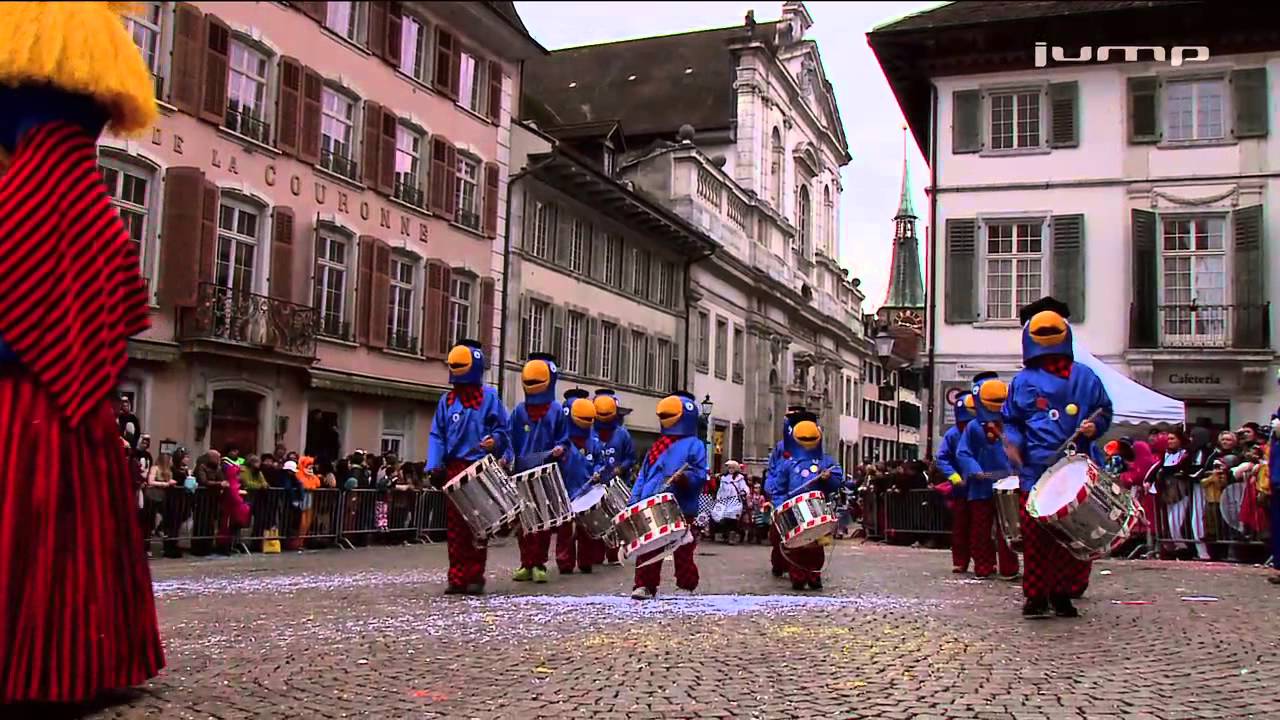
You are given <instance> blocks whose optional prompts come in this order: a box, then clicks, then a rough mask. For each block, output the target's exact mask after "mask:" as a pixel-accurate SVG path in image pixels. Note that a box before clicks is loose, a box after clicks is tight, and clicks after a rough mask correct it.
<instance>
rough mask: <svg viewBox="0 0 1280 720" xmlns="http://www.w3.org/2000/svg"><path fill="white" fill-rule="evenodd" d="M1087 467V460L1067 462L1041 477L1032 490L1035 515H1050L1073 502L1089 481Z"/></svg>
mask: <svg viewBox="0 0 1280 720" xmlns="http://www.w3.org/2000/svg"><path fill="white" fill-rule="evenodd" d="M1088 468H1089V463H1088V462H1083V461H1081V462H1069V463H1066V464H1065V465H1063V466H1062V467H1060V468H1058V469H1057V470H1056V471H1055V472H1054V473H1053V474H1051V475H1048V476H1046V477H1043V478H1041V479H1040V482H1039V483H1037V484H1036V487H1035V491H1034V492H1035V503H1034V512H1035V515H1036V516H1037V517H1050V516H1052V515H1055V514H1057V512H1058V511H1059V510H1061V509H1063V508H1065V507H1066V506H1067V505H1070V504H1071V503H1072V502H1074V501H1075V500H1076V498H1077V497H1078V496H1079V495H1080V490H1081V488H1083V487H1084V486H1085V483H1086V482H1088V481H1089V475H1088V472H1087V471H1088Z"/></svg>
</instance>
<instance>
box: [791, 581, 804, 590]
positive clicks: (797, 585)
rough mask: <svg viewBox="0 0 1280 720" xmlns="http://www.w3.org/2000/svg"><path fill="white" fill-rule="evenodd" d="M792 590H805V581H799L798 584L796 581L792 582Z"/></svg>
mask: <svg viewBox="0 0 1280 720" xmlns="http://www.w3.org/2000/svg"><path fill="white" fill-rule="evenodd" d="M791 589H792V590H804V581H799V582H797V581H795V580H792V581H791Z"/></svg>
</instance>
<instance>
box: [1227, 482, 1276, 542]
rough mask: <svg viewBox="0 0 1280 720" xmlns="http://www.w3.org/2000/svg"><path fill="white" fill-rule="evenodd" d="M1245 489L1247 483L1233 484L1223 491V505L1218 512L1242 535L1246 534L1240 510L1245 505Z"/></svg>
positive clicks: (1272, 530)
mask: <svg viewBox="0 0 1280 720" xmlns="http://www.w3.org/2000/svg"><path fill="white" fill-rule="evenodd" d="M1244 489H1245V483H1231V484H1230V485H1228V486H1227V487H1226V488H1225V489H1223V491H1222V499H1221V501H1220V502H1221V504H1220V505H1219V506H1218V512H1219V513H1221V515H1222V519H1223V521H1224V522H1226V523H1227V524H1228V525H1230V526H1231V527H1233V528H1235V531H1236V532H1238V533H1242V534H1243V533H1244V532H1245V527H1244V520H1243V519H1241V517H1240V508H1241V506H1242V505H1244ZM1272 492H1274V490H1273V491H1272ZM1278 531H1280V530H1278V529H1277V528H1272V529H1271V532H1278Z"/></svg>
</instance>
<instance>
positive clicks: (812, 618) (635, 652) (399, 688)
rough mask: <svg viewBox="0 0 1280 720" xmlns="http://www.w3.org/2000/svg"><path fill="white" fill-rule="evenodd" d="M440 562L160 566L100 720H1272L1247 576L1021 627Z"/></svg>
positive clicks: (1274, 629)
mask: <svg viewBox="0 0 1280 720" xmlns="http://www.w3.org/2000/svg"><path fill="white" fill-rule="evenodd" d="M444 558H445V553H444V547H443V546H416V547H405V548H369V549H361V550H357V551H347V552H341V551H336V550H335V551H325V552H314V553H307V554H286V555H280V556H266V557H261V556H259V557H241V558H234V559H218V560H203V561H186V560H184V561H164V562H157V563H156V564H155V565H154V566H153V567H154V569H155V588H156V592H157V595H158V597H159V607H160V615H161V619H162V627H163V633H164V639H165V645H166V648H167V651H168V662H169V666H168V668H167V669H166V670H165V672H164V673H163V674H162V675H161V676H160V677H158V678H156V679H155V680H154V681H152V682H151V683H150V684H148V685H147V686H146V687H144V688H142V689H141V690H139V691H138V692H136V693H133V694H131V695H129V696H128V697H126V698H124V702H123V703H122V704H117V705H115V706H112V707H108V708H106V709H99V710H98V711H97V712H96V713H95V714H92V715H90V717H94V718H199V719H201V720H206V719H208V718H217V719H219V720H232V719H234V718H271V719H273V720H276V719H282V718H342V717H377V718H437V717H439V718H521V719H522V720H524V719H526V718H540V717H591V718H623V717H626V718H649V717H652V718H659V717H661V718H667V717H671V718H683V717H712V718H716V717H719V718H729V717H732V718H756V717H760V718H809V717H823V718H843V717H849V718H890V719H895V720H896V719H903V718H919V719H920V720H925V719H926V718H946V719H948V720H950V719H953V718H1016V719H1017V720H1023V719H1028V720H1029V719H1031V718H1053V719H1057V718H1098V719H1099V720H1101V719H1104V718H1115V719H1117V720H1119V719H1120V718H1125V719H1126V720H1144V719H1145V720H1152V719H1156V718H1160V719H1164V718H1170V719H1172V718H1196V719H1200V718H1233V719H1234V718H1251V717H1252V718H1277V717H1280V692H1277V690H1276V684H1275V683H1276V669H1277V668H1280V647H1278V639H1280V625H1277V620H1276V618H1278V617H1280V592H1278V591H1277V588H1275V587H1274V586H1270V585H1268V584H1267V583H1265V582H1263V578H1264V573H1265V571H1263V570H1261V569H1258V568H1243V567H1232V566H1224V565H1209V564H1200V563H1181V564H1162V563H1158V562H1119V561H1117V562H1107V563H1100V564H1099V565H1098V566H1097V567H1096V568H1095V571H1094V577H1093V585H1092V587H1090V589H1089V594H1088V597H1087V598H1086V599H1085V600H1083V601H1081V609H1082V611H1083V613H1084V616H1083V617H1082V618H1080V619H1078V620H1058V619H1045V620H1033V621H1027V620H1023V619H1022V618H1021V617H1020V616H1019V609H1020V604H1021V596H1020V591H1019V590H1018V588H1017V587H1016V586H1013V585H1010V584H1008V583H1004V582H1000V581H978V580H974V579H972V578H970V577H965V576H954V575H952V574H951V573H950V562H949V557H948V555H947V554H945V553H944V552H939V551H929V550H919V549H909V548H893V547H886V546H879V545H870V544H868V545H862V544H859V543H858V542H843V543H840V544H838V545H837V546H836V550H835V555H834V557H833V560H832V567H831V570H830V572H829V573H828V579H827V589H826V590H825V591H824V592H823V593H821V594H800V593H793V592H792V591H791V589H790V584H789V583H787V582H785V581H784V580H775V579H773V578H772V577H771V576H770V574H769V571H768V567H767V550H766V549H765V548H762V547H743V546H733V547H730V546H724V545H705V544H704V545H703V546H701V547H700V548H699V554H698V562H699V565H700V566H701V568H702V571H703V578H702V586H701V587H700V588H699V590H698V593H697V594H696V595H693V596H689V595H687V594H674V593H670V594H666V595H663V596H662V597H661V598H660V599H659V600H657V601H653V602H650V603H644V604H641V603H635V602H633V601H631V600H629V599H626V598H625V597H624V594H625V593H626V592H628V591H629V590H630V582H629V580H630V571H629V569H625V568H603V569H597V571H596V573H595V574H593V575H590V576H582V575H574V576H570V577H562V576H558V575H556V574H555V572H554V571H553V573H552V582H550V583H548V584H547V585H529V584H520V585H517V584H514V583H512V582H511V581H510V579H509V578H510V572H511V569H512V566H513V562H514V561H515V559H516V548H515V547H514V542H511V541H507V542H506V543H505V545H504V546H503V547H499V548H495V549H494V550H492V551H491V554H490V563H489V591H490V594H489V595H487V596H485V597H483V598H462V597H442V596H441V595H440V590H441V589H442V583H443V575H444V573H443V569H444V562H445V560H444ZM1100 570H1105V571H1108V574H1106V575H1102V574H1101V573H1100ZM664 572H665V573H666V576H665V577H664V582H665V583H668V586H670V583H671V580H670V566H669V565H668V566H667V567H666V568H664ZM1200 595H1209V596H1214V597H1216V598H1218V600H1217V601H1216V602H1205V601H1188V600H1184V599H1183V598H1184V597H1185V596H1200ZM1131 601H1150V603H1151V604H1120V603H1121V602H1131Z"/></svg>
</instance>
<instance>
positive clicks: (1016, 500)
mask: <svg viewBox="0 0 1280 720" xmlns="http://www.w3.org/2000/svg"><path fill="white" fill-rule="evenodd" d="M1020 487H1021V482H1020V481H1019V480H1018V476H1017V475H1010V476H1009V477H1007V478H1004V479H1003V480H998V481H997V482H996V485H995V491H994V493H993V496H994V497H995V503H996V520H997V521H998V522H999V525H1000V534H1002V535H1004V542H1005V544H1006V545H1008V546H1009V549H1010V550H1012V551H1014V552H1022V518H1021V516H1020V515H1019V511H1020V510H1021V509H1022V500H1021V497H1020V496H1019V493H1018V490H1019V488H1020Z"/></svg>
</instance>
